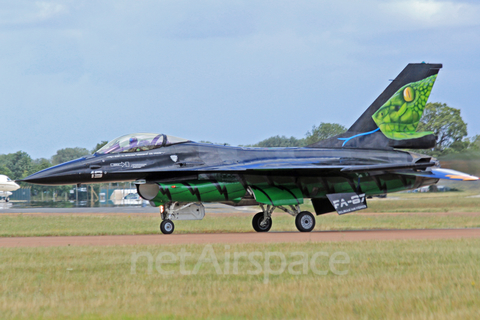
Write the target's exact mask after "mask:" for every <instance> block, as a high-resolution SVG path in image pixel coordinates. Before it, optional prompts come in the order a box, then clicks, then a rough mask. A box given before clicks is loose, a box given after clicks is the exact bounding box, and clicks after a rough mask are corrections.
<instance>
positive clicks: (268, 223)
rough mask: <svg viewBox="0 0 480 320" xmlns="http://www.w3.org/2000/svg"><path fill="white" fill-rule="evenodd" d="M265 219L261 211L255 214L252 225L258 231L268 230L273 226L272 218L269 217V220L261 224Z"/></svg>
mask: <svg viewBox="0 0 480 320" xmlns="http://www.w3.org/2000/svg"><path fill="white" fill-rule="evenodd" d="M262 220H263V212H259V213H257V214H256V215H254V216H253V219H252V226H253V229H255V231H257V232H267V231H268V230H270V228H271V227H272V218H267V220H266V221H265V222H264V223H263V224H261V221H262Z"/></svg>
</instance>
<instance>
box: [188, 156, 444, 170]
mask: <svg viewBox="0 0 480 320" xmlns="http://www.w3.org/2000/svg"><path fill="white" fill-rule="evenodd" d="M435 164H436V163H435V162H426V163H412V162H397V163H382V164H368V165H365V164H361V165H352V164H348V165H347V164H339V163H335V164H326V163H325V162H318V159H312V160H308V159H303V160H301V161H292V160H291V159H290V160H288V161H282V160H271V161H255V162H248V163H239V164H225V165H219V166H210V167H203V166H199V167H188V164H187V165H186V167H185V168H184V169H183V170H182V168H180V170H179V171H197V172H198V171H204V172H216V171H220V172H228V171H230V172H242V171H243V172H245V171H249V172H254V171H275V170H279V171H281V170H317V171H322V170H324V171H339V172H345V173H357V172H370V171H398V170H406V169H426V168H428V167H433V166H435Z"/></svg>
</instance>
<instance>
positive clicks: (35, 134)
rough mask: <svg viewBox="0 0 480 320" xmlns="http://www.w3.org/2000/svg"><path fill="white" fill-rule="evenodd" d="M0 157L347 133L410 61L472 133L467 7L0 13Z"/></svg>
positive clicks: (215, 6) (86, 5)
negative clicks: (132, 137)
mask: <svg viewBox="0 0 480 320" xmlns="http://www.w3.org/2000/svg"><path fill="white" fill-rule="evenodd" d="M0 4H1V5H0V106H1V107H0V112H1V113H0V117H1V119H2V125H1V127H0V137H1V144H0V146H1V147H0V153H11V152H16V151H19V150H22V151H25V152H27V153H29V154H30V155H31V156H32V157H33V158H39V157H47V158H49V157H51V156H52V155H53V154H55V152H56V151H57V150H58V149H61V148H65V147H85V148H88V149H92V148H93V147H94V146H95V145H96V144H97V142H100V141H102V140H112V139H113V138H115V137H117V136H120V135H123V134H127V133H134V132H158V133H165V134H169V135H174V136H179V137H183V138H188V139H191V140H194V141H199V140H210V141H214V142H228V143H230V144H232V145H238V144H252V143H255V142H258V141H260V140H262V139H265V138H268V137H270V136H272V135H277V134H279V135H286V136H292V135H293V136H295V137H297V138H301V137H303V136H304V135H305V133H306V132H307V131H308V130H310V129H311V127H312V126H313V125H318V124H320V123H321V122H336V123H340V124H342V125H344V126H346V127H349V126H350V125H351V124H352V123H353V122H354V121H355V120H356V119H357V118H358V117H359V116H360V115H361V114H362V113H363V111H364V110H365V109H366V108H367V107H368V106H369V105H370V103H371V102H372V101H373V100H374V99H375V98H376V97H377V96H378V95H379V94H380V93H381V92H382V91H383V90H384V88H385V87H386V86H387V85H388V84H389V81H388V80H389V79H393V78H395V76H396V75H397V74H398V73H399V72H400V71H401V70H402V69H403V68H404V67H405V66H406V65H407V63H409V62H422V61H425V62H434V63H443V65H444V67H443V69H442V70H441V71H440V74H439V77H438V78H437V82H436V84H435V86H434V88H433V91H432V94H431V96H430V100H429V101H430V102H443V103H447V104H448V105H449V106H451V107H454V108H459V109H461V112H462V116H463V118H464V120H465V121H466V122H467V123H468V133H469V136H473V135H475V134H480V112H479V98H478V91H479V89H478V87H479V81H478V75H479V71H480V70H479V69H480V50H479V49H480V19H479V17H480V4H479V3H478V1H428V0H421V1H420V0H411V1H408V0H407V1H385V0H382V1H373V0H363V1H338V0H337V1H298V0H297V1H278V0H275V1H272V0H271V1H268V0H255V1H239V0H228V1H198V0H192V1H182V0H171V1H148V0H144V1H126V0H124V1H122V0H112V1H81V0H75V1H30V0H28V1H26V0H12V1H5V0H0Z"/></svg>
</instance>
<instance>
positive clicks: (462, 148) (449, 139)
mask: <svg viewBox="0 0 480 320" xmlns="http://www.w3.org/2000/svg"><path fill="white" fill-rule="evenodd" d="M345 131H347V128H346V127H344V126H343V125H341V124H338V123H324V122H322V123H320V124H319V125H318V126H313V127H312V129H311V130H309V131H307V132H306V133H305V137H304V138H296V137H293V136H292V137H286V136H284V135H282V136H280V135H276V136H273V137H270V138H267V139H265V140H262V141H260V142H258V143H256V144H253V145H245V146H251V147H264V148H266V147H304V146H307V145H310V144H313V143H316V142H318V141H321V140H325V139H328V138H331V137H333V136H336V135H338V134H341V133H343V132H345ZM418 131H432V132H433V133H434V134H435V135H436V136H437V145H436V146H435V148H433V149H429V150H416V151H418V152H420V153H425V154H430V155H432V156H435V157H442V156H447V155H452V154H459V153H465V152H472V151H473V152H478V151H480V135H475V136H473V137H470V138H468V137H467V135H468V134H467V124H466V123H465V121H464V120H463V119H462V117H461V114H460V110H459V109H455V108H452V107H449V106H448V105H446V104H445V103H438V102H436V103H428V104H427V105H426V107H425V111H424V114H423V116H422V119H421V120H420V124H419V127H418ZM106 143H107V141H102V142H99V143H98V144H97V145H96V146H95V147H94V148H93V149H91V150H88V149H85V148H79V147H76V148H64V149H60V150H58V151H57V152H56V154H55V155H53V156H52V157H51V158H50V159H46V158H40V159H32V158H31V157H30V156H29V155H28V153H26V152H24V151H18V152H16V153H10V154H1V155H0V174H4V175H7V176H9V177H10V178H11V179H13V180H18V179H22V178H25V177H27V176H29V175H30V174H33V173H35V172H37V171H40V170H43V169H46V168H49V167H51V166H54V165H57V164H60V163H63V162H67V161H70V160H73V159H77V158H80V157H82V156H85V155H88V154H92V153H95V152H96V151H97V150H98V149H100V148H101V147H103V146H104V145H105V144H106ZM222 144H223V143H222ZM226 145H228V144H226ZM29 186H31V188H32V195H33V196H36V195H38V194H39V193H40V192H53V191H52V190H53V189H52V188H53V187H48V186H37V185H29ZM70 189H71V186H63V187H62V186H60V187H55V190H56V192H57V193H58V194H59V195H60V196H61V195H63V194H64V193H65V192H68V190H70Z"/></svg>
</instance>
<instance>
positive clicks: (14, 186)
mask: <svg viewBox="0 0 480 320" xmlns="http://www.w3.org/2000/svg"><path fill="white" fill-rule="evenodd" d="M12 189H13V190H12V191H15V190H18V189H20V186H19V185H18V184H16V183H15V182H12Z"/></svg>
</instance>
